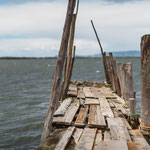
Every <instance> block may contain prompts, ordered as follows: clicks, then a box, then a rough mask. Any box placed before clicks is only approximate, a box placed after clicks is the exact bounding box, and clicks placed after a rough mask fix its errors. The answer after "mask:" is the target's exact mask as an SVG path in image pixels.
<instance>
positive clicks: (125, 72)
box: [117, 63, 134, 100]
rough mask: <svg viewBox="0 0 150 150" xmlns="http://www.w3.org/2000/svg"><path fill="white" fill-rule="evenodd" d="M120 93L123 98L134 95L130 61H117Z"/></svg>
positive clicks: (126, 98) (127, 98)
mask: <svg viewBox="0 0 150 150" xmlns="http://www.w3.org/2000/svg"><path fill="white" fill-rule="evenodd" d="M117 69H118V76H119V81H120V86H121V95H122V96H123V98H124V99H125V100H129V98H133V97H134V91H133V77H132V63H117Z"/></svg>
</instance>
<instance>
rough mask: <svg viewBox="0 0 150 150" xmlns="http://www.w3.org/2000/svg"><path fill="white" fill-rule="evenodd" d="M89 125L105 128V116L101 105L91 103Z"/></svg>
mask: <svg viewBox="0 0 150 150" xmlns="http://www.w3.org/2000/svg"><path fill="white" fill-rule="evenodd" d="M88 126H89V127H97V128H104V127H105V126H106V122H105V119H104V116H102V114H101V110H100V106H99V105H90V111H89V117H88Z"/></svg>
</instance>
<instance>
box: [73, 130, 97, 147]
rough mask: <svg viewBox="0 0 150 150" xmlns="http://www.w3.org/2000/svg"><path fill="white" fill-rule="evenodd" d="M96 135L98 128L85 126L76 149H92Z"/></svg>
mask: <svg viewBox="0 0 150 150" xmlns="http://www.w3.org/2000/svg"><path fill="white" fill-rule="evenodd" d="M95 136H96V129H90V128H84V131H83V134H82V136H81V137H80V140H79V142H78V144H77V147H76V150H92V148H93V145H94V141H95Z"/></svg>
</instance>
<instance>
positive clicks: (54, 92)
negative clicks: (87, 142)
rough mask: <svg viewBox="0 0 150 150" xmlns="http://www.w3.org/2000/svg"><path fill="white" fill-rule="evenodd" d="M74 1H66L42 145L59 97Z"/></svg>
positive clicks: (48, 130)
mask: <svg viewBox="0 0 150 150" xmlns="http://www.w3.org/2000/svg"><path fill="white" fill-rule="evenodd" d="M75 3H76V0H69V1H68V9H67V14H66V20H65V25H64V30H63V35H62V41H61V45H60V50H59V55H58V59H57V64H56V68H55V71H54V74H53V83H52V89H51V96H50V102H49V105H48V111H47V114H46V118H45V122H44V128H43V133H42V137H41V145H44V143H45V142H46V140H47V138H48V136H49V135H50V131H51V127H52V121H53V115H54V111H55V108H56V105H57V101H59V99H58V98H59V97H58V95H59V94H60V89H59V87H60V86H61V82H62V72H63V68H64V62H65V58H66V55H67V47H68V40H69V34H70V28H71V22H72V17H73V12H74V8H75Z"/></svg>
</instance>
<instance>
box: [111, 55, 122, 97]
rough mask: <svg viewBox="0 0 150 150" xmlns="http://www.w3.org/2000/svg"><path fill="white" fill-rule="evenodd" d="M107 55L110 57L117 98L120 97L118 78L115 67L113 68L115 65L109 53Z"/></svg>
mask: <svg viewBox="0 0 150 150" xmlns="http://www.w3.org/2000/svg"><path fill="white" fill-rule="evenodd" d="M109 55H110V60H111V66H112V72H113V75H114V81H115V88H116V92H117V94H118V95H119V96H121V88H120V82H119V78H118V76H117V71H116V66H115V63H114V58H113V55H112V53H109Z"/></svg>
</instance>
